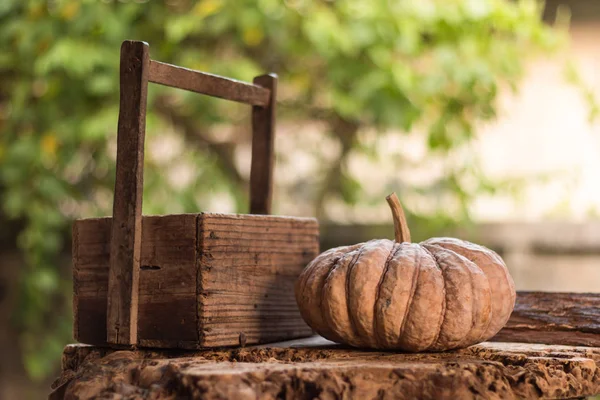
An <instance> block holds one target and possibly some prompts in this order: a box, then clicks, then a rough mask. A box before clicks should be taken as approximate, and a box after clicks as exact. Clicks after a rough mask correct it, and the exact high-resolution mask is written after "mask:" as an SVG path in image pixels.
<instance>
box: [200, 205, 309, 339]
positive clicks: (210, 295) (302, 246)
mask: <svg viewBox="0 0 600 400" xmlns="http://www.w3.org/2000/svg"><path fill="white" fill-rule="evenodd" d="M257 221H260V222H261V223H260V224H257V223H256V222H257ZM269 222H270V223H269ZM198 223H199V227H198V240H199V248H201V249H202V252H201V257H200V274H199V276H198V289H199V292H198V307H199V318H198V330H199V331H200V332H201V335H200V337H201V346H203V347H214V346H227V345H232V343H233V344H235V343H237V342H238V341H239V340H243V341H244V343H247V344H254V343H265V342H273V341H277V340H283V339H285V338H293V337H302V336H307V335H310V334H311V330H310V328H309V327H308V326H307V325H306V323H305V322H304V321H303V319H302V317H301V316H300V312H299V311H298V307H297V305H296V300H295V297H294V283H295V282H296V278H297V277H298V275H299V274H300V272H301V271H302V269H304V267H305V266H306V265H307V264H308V263H309V262H310V261H311V260H312V259H313V258H314V257H316V256H317V254H318V252H319V241H318V223H317V221H316V220H315V219H312V218H305V219H295V218H280V217H272V216H259V215H232V214H203V215H202V217H201V218H200V219H199V220H198ZM224 226H225V227H232V226H235V228H233V229H231V228H230V229H223V227H224ZM274 228H277V229H278V230H280V231H286V230H287V232H288V234H287V235H284V236H285V238H286V240H279V241H277V242H273V241H270V239H269V237H270V232H271V230H272V229H274ZM215 232H219V233H218V234H215ZM233 243H235V246H233ZM232 250H236V251H237V250H239V251H241V252H240V253H236V255H237V257H235V256H232ZM240 343H241V342H240Z"/></svg>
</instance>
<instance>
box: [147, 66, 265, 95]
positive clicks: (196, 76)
mask: <svg viewBox="0 0 600 400" xmlns="http://www.w3.org/2000/svg"><path fill="white" fill-rule="evenodd" d="M149 80H150V82H153V83H158V84H160V85H165V86H170V87H174V88H178V89H184V90H189V91H191V92H196V93H201V94H206V95H209V96H213V97H219V98H221V99H226V100H231V101H237V102H239V103H245V104H250V105H253V106H266V105H268V104H269V102H270V98H271V95H270V93H269V90H268V89H265V88H263V87H260V86H257V85H252V84H250V83H246V82H240V81H237V80H235V79H230V78H225V77H222V76H218V75H213V74H209V73H206V72H200V71H195V70H192V69H187V68H183V67H179V66H176V65H171V64H166V63H163V62H159V61H154V60H151V61H150V78H149Z"/></svg>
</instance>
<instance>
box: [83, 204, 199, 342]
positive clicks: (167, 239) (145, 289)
mask: <svg viewBox="0 0 600 400" xmlns="http://www.w3.org/2000/svg"><path fill="white" fill-rule="evenodd" d="M197 218H198V215H196V214H184V215H169V216H144V218H143V224H142V228H143V229H142V237H143V241H142V250H141V263H140V264H141V269H140V278H139V318H138V337H139V339H140V340H139V344H140V345H142V346H146V345H151V344H149V343H152V341H161V340H162V341H164V342H165V343H167V342H169V341H172V342H176V343H177V342H182V343H183V342H185V341H188V342H193V343H194V345H196V344H197V341H198V330H197V321H196V318H197V308H198V307H197V303H196V274H197V263H196V258H197V256H196V250H197V249H196V220H197ZM110 232H111V218H98V219H87V220H79V221H76V222H75V224H74V226H73V233H74V235H73V236H74V238H73V282H74V296H73V305H74V310H75V315H74V329H73V331H74V336H75V339H76V340H78V341H80V342H83V343H89V344H98V345H103V344H105V343H106V334H105V332H106V302H107V292H108V290H107V286H108V270H109V259H110V247H109V245H108V243H109V239H110ZM182 346H183V344H182ZM187 347H190V346H187Z"/></svg>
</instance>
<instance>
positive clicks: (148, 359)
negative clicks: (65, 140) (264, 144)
mask: <svg viewBox="0 0 600 400" xmlns="http://www.w3.org/2000/svg"><path fill="white" fill-rule="evenodd" d="M53 388H54V395H53V396H51V399H75V398H77V399H89V398H127V399H142V398H144V399H175V398H186V399H187V398H189V399H226V398H230V399H257V398H260V399H313V398H318V399H415V398H420V399H524V398H528V399H531V398H553V399H561V398H578V397H585V396H591V395H594V394H598V393H600V348H583V347H568V346H546V345H527V344H518V343H482V344H480V345H475V346H472V347H469V348H467V349H463V350H458V351H452V352H447V353H421V354H403V353H384V352H376V351H360V350H354V349H349V348H344V347H341V346H339V345H334V344H333V343H331V342H328V341H326V340H325V339H322V338H320V337H313V338H308V339H304V340H300V341H294V342H286V343H279V344H273V345H270V346H269V347H266V346H260V347H253V348H238V349H231V350H207V351H201V352H187V353H186V352H181V351H180V352H173V351H115V350H109V349H106V348H98V347H92V346H80V345H72V346H68V347H67V348H66V349H65V352H64V354H63V367H62V374H61V377H60V378H59V379H58V380H57V381H56V382H55V384H54V385H53Z"/></svg>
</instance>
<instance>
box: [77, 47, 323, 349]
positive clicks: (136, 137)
mask: <svg viewBox="0 0 600 400" xmlns="http://www.w3.org/2000/svg"><path fill="white" fill-rule="evenodd" d="M148 82H155V83H159V84H163V85H168V86H172V87H178V88H182V89H186V90H191V91H195V92H198V93H203V94H208V95H211V96H215V97H220V98H224V99H228V100H233V101H238V102H243V103H246V104H250V105H252V106H253V109H252V130H253V138H252V168H251V177H250V211H251V213H252V214H253V215H240V214H216V213H199V214H183V215H166V216H143V217H142V214H141V209H142V187H143V159H144V136H145V110H146V91H147V85H148ZM276 82H277V80H276V76H275V75H263V76H260V77H257V78H255V80H254V83H253V84H248V83H243V82H238V81H234V80H229V79H227V78H222V77H218V76H215V75H210V74H205V73H202V72H199V71H192V70H187V69H183V68H180V67H176V66H172V65H169V64H164V63H160V62H157V61H153V60H150V57H149V52H148V45H147V44H146V43H143V42H133V41H126V42H124V43H123V46H122V47H121V103H120V111H119V126H118V140H117V176H116V184H115V199H114V206H113V216H112V218H110V217H108V218H99V219H84V220H78V221H76V222H75V223H74V225H73V280H74V298H73V308H74V319H75V321H74V336H75V339H76V340H78V341H79V342H82V343H88V344H96V345H105V344H109V345H118V346H121V345H125V346H128V345H139V346H148V347H166V348H170V347H174V348H202V347H208V346H230V345H238V344H241V345H245V344H254V343H265V342H272V341H279V340H285V339H291V338H297V337H304V336H308V335H310V334H311V330H310V328H309V327H308V326H307V325H306V324H305V323H304V321H303V320H302V318H301V316H300V313H299V311H298V309H297V306H296V302H295V298H294V289H293V285H294V282H295V280H296V277H297V276H298V275H299V274H300V272H301V270H302V269H303V268H304V266H305V265H306V264H307V263H308V262H309V261H310V260H312V259H313V258H314V257H316V255H317V254H318V252H319V244H318V243H319V228H318V223H317V221H316V220H315V219H314V218H296V217H285V216H271V215H266V214H269V211H270V207H271V196H272V177H273V172H272V170H273V154H274V151H273V146H274V123H275V120H274V114H275V111H274V110H275V107H274V106H275V92H276Z"/></svg>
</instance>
